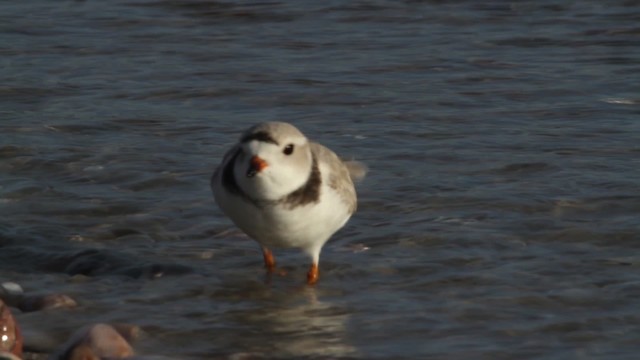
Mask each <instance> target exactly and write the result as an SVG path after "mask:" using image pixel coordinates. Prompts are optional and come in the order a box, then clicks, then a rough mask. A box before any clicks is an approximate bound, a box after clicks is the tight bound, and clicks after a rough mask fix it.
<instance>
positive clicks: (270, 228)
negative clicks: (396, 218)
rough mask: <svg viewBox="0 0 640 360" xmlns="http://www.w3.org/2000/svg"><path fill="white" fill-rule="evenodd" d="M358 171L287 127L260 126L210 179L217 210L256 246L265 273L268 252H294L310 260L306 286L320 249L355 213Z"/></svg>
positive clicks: (270, 262) (270, 261)
mask: <svg viewBox="0 0 640 360" xmlns="http://www.w3.org/2000/svg"><path fill="white" fill-rule="evenodd" d="M364 173H365V167H364V165H362V164H360V163H358V162H355V161H348V162H345V161H342V160H341V159H340V158H338V156H337V155H336V154H335V153H334V152H333V151H331V150H329V149H328V148H326V147H324V146H322V145H320V144H318V143H314V142H311V141H309V140H307V138H306V137H305V136H304V135H303V134H302V133H301V132H300V131H299V130H298V129H297V128H296V127H295V126H293V125H291V124H288V123H283V122H266V123H262V124H258V125H255V126H253V127H251V128H249V129H248V130H246V131H245V132H244V133H243V134H242V136H241V137H240V141H239V142H238V143H237V144H236V145H235V146H233V147H232V148H231V150H229V151H228V152H227V153H226V154H225V155H224V158H223V160H222V163H221V164H220V165H219V166H218V168H217V169H216V170H215V172H214V173H213V176H212V178H211V189H212V190H213V196H214V198H215V200H216V203H217V204H218V206H219V207H220V208H221V209H222V211H223V212H224V213H225V214H226V215H227V216H228V217H229V218H231V220H232V221H233V222H234V223H235V224H236V226H238V227H239V228H240V229H241V230H242V231H244V232H245V233H246V234H247V235H249V236H250V237H251V238H253V239H254V240H256V241H257V242H258V243H260V245H261V247H262V254H263V256H264V264H265V267H266V268H267V271H269V272H271V271H274V269H275V259H274V257H273V254H272V252H271V250H270V249H271V248H279V247H293V248H300V249H302V250H303V251H304V252H305V253H307V254H308V255H309V256H310V257H311V267H310V269H309V272H308V273H307V283H308V284H314V283H315V282H316V281H317V280H318V261H319V258H320V251H321V250H322V246H323V245H324V244H325V243H326V242H327V241H328V240H329V238H330V237H331V235H333V234H334V233H335V232H336V231H338V230H339V229H340V228H342V227H343V226H344V224H345V223H346V222H347V220H349V218H350V217H351V215H352V214H353V213H354V212H355V211H356V205H357V199H356V191H355V188H354V186H353V180H354V179H356V180H357V179H359V178H362V177H363V176H364Z"/></svg>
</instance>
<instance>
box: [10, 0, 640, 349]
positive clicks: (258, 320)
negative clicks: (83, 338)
mask: <svg viewBox="0 0 640 360" xmlns="http://www.w3.org/2000/svg"><path fill="white" fill-rule="evenodd" d="M0 24H1V25H0V34H1V38H2V41H1V43H0V54H1V55H2V57H1V59H2V60H1V61H2V66H1V67H0V69H1V70H0V84H1V85H0V119H2V120H0V130H1V131H0V159H1V160H0V216H1V218H0V279H2V280H3V281H15V282H17V283H19V284H20V285H22V286H23V287H24V288H25V291H27V292H62V293H66V294H69V295H71V296H72V297H74V298H75V299H76V300H77V301H78V302H79V303H80V307H79V308H77V309H73V310H59V311H46V312H35V313H28V314H18V320H19V321H20V323H21V324H22V326H23V328H24V329H25V332H26V335H27V345H28V346H31V349H32V350H39V351H45V352H48V351H51V349H53V348H54V347H55V346H56V345H57V344H58V343H59V342H62V341H63V340H64V339H65V338H66V336H67V335H68V334H69V333H71V332H73V331H75V330H76V329H77V328H79V327H81V326H83V325H85V324H90V323H95V322H129V323H134V324H138V325H140V326H142V327H143V329H144V330H145V332H146V334H147V335H146V336H145V337H144V338H143V339H142V340H140V341H139V342H138V343H136V344H135V345H134V346H135V347H136V349H137V350H138V352H140V353H146V354H155V355H165V356H170V357H171V356H172V357H176V358H182V359H211V358H228V357H233V356H237V357H240V356H244V355H246V356H249V357H251V356H253V357H257V358H260V357H268V358H367V359H370V358H380V359H383V358H396V359H397V358H442V359H445V358H446V359H469V358H488V359H502V358H504V359H507V358H519V359H522V358H545V359H567V358H585V359H595V358H598V359H611V358H616V359H623V358H635V356H636V354H637V352H638V350H639V349H640V346H639V345H638V344H639V343H640V332H638V327H639V326H640V317H639V316H638V313H637V308H638V305H640V303H639V301H638V296H639V295H640V277H639V275H640V274H639V271H638V265H639V264H640V258H639V257H638V256H637V255H636V253H637V252H638V250H639V249H640V222H639V221H638V214H639V212H640V195H639V192H638V190H639V187H638V186H639V182H638V179H640V170H638V169H639V168H640V161H639V160H638V158H639V156H640V136H639V134H640V121H639V119H640V86H639V84H640V27H639V24H640V2H638V1H629V0H624V1H623V0H618V1H608V2H606V4H605V3H604V2H595V1H586V0H584V1H574V2H568V3H566V4H558V3H557V2H555V1H518V2H506V1H493V2H482V3H479V2H476V1H404V2H394V1H375V2H343V1H325V2H311V1H298V2H289V3H284V2H277V1H272V2H243V1H237V2H209V1H157V0H132V1H103V2H95V1H65V2H49V1H37V0H34V1H29V2H3V3H2V4H0ZM266 120H283V121H288V122H292V123H294V124H296V125H297V126H298V127H299V128H300V129H301V130H302V131H304V132H305V133H306V134H307V135H308V136H309V137H311V138H312V139H314V140H317V141H319V142H322V143H324V144H326V145H328V146H330V147H331V148H333V149H334V150H335V151H336V152H337V153H339V154H340V155H342V156H344V157H346V158H355V159H358V160H361V161H363V162H365V163H366V164H367V165H368V166H369V168H370V171H369V174H368V176H367V178H366V179H365V180H364V181H363V182H362V183H361V184H359V187H358V192H359V211H358V212H357V213H356V215H355V216H354V217H353V218H352V220H351V221H350V222H349V223H348V225H347V226H346V227H345V228H344V229H343V230H341V231H340V232H339V233H337V234H336V235H335V236H334V238H333V240H332V241H331V242H330V243H329V244H328V245H327V246H326V247H325V249H324V250H323V254H322V259H321V280H320V282H319V284H318V285H317V286H315V287H312V288H309V287H306V286H303V280H304V276H305V271H306V267H307V265H308V264H307V259H306V258H305V257H304V256H302V255H301V254H299V253H298V252H296V251H293V250H292V251H280V252H277V253H276V256H277V258H278V260H279V262H280V264H282V265H283V266H285V267H286V268H287V269H288V270H289V274H288V275H287V276H284V277H274V278H272V279H266V278H265V275H264V273H263V271H262V267H261V256H260V253H259V249H258V247H257V246H256V244H255V243H254V242H253V241H251V240H250V239H248V238H246V237H245V236H244V235H242V233H240V232H239V231H238V230H236V229H234V228H233V226H232V225H231V222H230V221H229V220H228V219H226V218H225V217H224V216H223V215H222V213H221V212H220V210H218V209H217V207H216V206H215V204H214V202H213V199H212V196H211V194H210V190H209V185H208V181H209V176H210V174H211V172H212V171H213V169H214V167H215V166H216V165H217V163H218V162H219V161H220V159H221V157H222V155H223V153H224V151H225V149H227V148H228V147H229V146H230V145H231V144H232V143H233V142H234V141H235V139H236V137H237V136H238V135H239V133H240V131H241V130H243V129H244V128H245V127H247V126H249V125H251V124H254V123H256V122H260V121H266Z"/></svg>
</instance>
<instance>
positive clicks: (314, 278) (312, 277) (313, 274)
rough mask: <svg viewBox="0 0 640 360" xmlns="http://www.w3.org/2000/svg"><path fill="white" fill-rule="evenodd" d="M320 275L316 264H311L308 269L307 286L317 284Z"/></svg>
mask: <svg viewBox="0 0 640 360" xmlns="http://www.w3.org/2000/svg"><path fill="white" fill-rule="evenodd" d="M319 276H320V273H319V272H318V264H316V263H313V264H311V267H310V268H309V272H308V273H307V284H309V285H313V284H315V283H316V282H318V277H319Z"/></svg>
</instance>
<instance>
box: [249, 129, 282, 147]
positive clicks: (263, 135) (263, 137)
mask: <svg viewBox="0 0 640 360" xmlns="http://www.w3.org/2000/svg"><path fill="white" fill-rule="evenodd" d="M252 140H258V141H262V142H268V143H272V144H275V145H278V146H280V144H279V143H278V142H277V141H276V140H275V139H274V138H272V137H271V135H269V133H267V132H266V131H258V132H255V133H251V134H249V135H247V136H245V137H243V138H242V139H241V140H240V142H242V143H246V142H249V141H252Z"/></svg>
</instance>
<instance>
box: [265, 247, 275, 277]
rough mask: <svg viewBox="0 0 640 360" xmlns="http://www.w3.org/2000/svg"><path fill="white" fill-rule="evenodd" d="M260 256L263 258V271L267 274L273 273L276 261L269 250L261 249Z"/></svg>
mask: <svg viewBox="0 0 640 360" xmlns="http://www.w3.org/2000/svg"><path fill="white" fill-rule="evenodd" d="M262 256H263V257H264V267H265V269H267V271H268V272H273V271H274V270H275V269H276V259H275V258H274V257H273V253H272V252H271V250H269V249H267V248H266V247H263V248H262Z"/></svg>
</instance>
